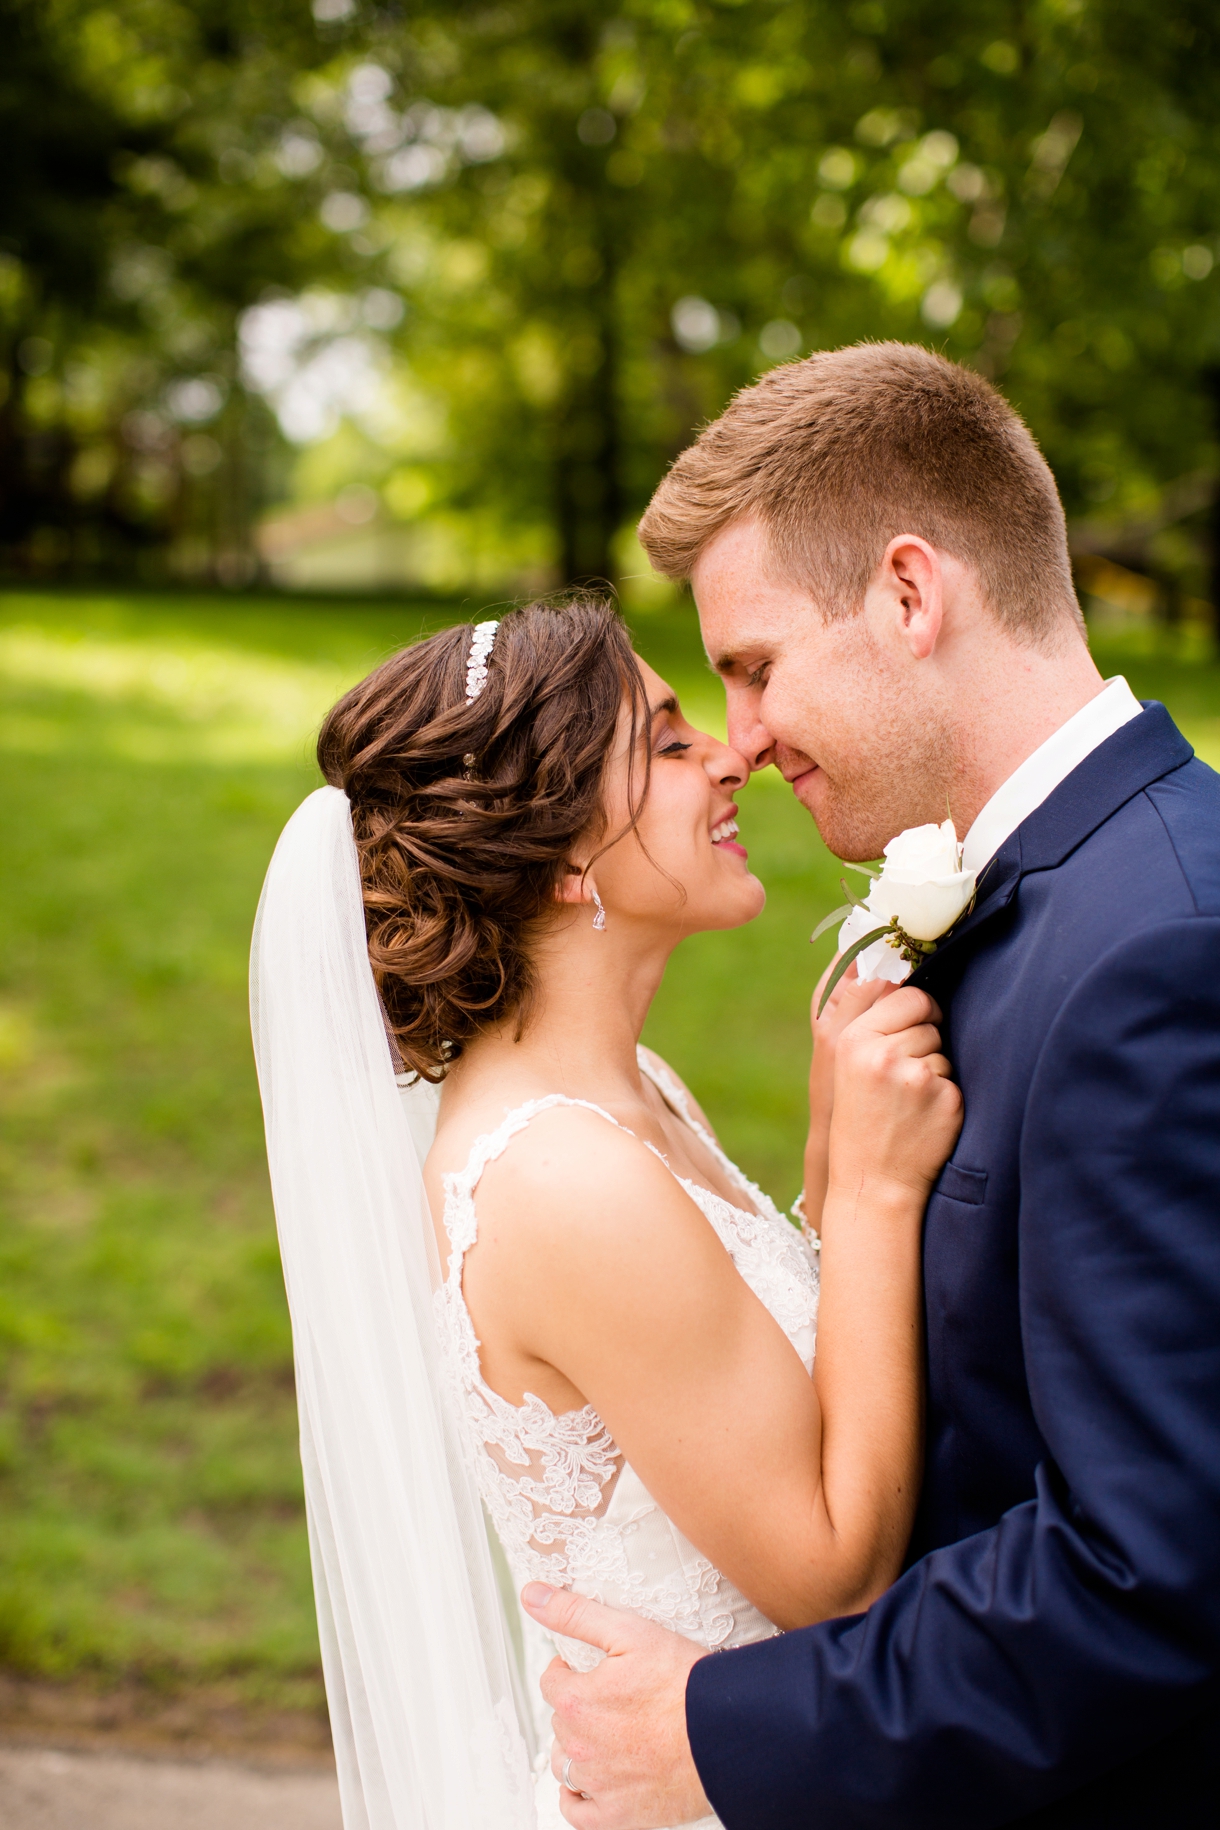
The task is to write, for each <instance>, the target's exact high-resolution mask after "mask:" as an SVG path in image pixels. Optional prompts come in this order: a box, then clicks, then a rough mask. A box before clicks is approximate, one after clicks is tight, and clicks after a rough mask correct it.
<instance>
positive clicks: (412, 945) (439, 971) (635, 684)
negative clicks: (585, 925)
mask: <svg viewBox="0 0 1220 1830" xmlns="http://www.w3.org/2000/svg"><path fill="white" fill-rule="evenodd" d="M471 637H472V625H471V624H469V623H465V624H462V625H459V626H458V627H456V628H450V629H444V630H442V631H441V632H440V633H439V634H437V635H432V636H428V637H426V638H425V639H424V640H423V641H420V642H416V643H414V644H413V645H412V646H411V647H410V648H404V649H402V650H401V651H400V652H399V653H398V654H396V655H393V656H391V658H390V659H389V660H388V661H386V662H384V663H383V664H382V666H380V667H379V668H377V670H376V671H375V672H374V673H371V674H370V675H369V676H368V678H367V679H366V680H362V681H361V682H360V684H359V686H355V687H353V688H352V690H351V692H349V693H347V694H346V695H345V696H344V697H343V698H342V699H340V701H339V703H338V704H337V705H336V706H334V707H333V709H332V710H331V711H330V713H329V714H328V715H327V718H326V722H325V724H324V725H323V726H322V732H321V735H320V737H319V739H318V762H319V764H320V766H321V769H322V773H323V775H324V776H325V777H326V779H327V781H328V782H330V783H331V784H332V785H333V786H334V787H337V788H342V789H343V791H344V793H345V794H346V795H347V796H348V799H349V800H350V801H351V804H352V825H353V829H354V832H355V837H356V849H357V852H358V854H359V859H360V877H361V883H362V886H363V893H364V910H365V923H366V927H367V932H368V946H369V960H370V963H371V964H372V968H373V976H374V978H375V979H376V982H377V987H378V990H379V992H380V994H381V1000H382V1004H383V1006H384V1009H385V1013H386V1021H387V1026H388V1028H389V1030H390V1031H391V1033H392V1035H393V1038H394V1041H395V1043H396V1045H397V1048H398V1051H399V1053H400V1055H401V1057H402V1060H403V1064H404V1066H405V1067H406V1069H407V1070H409V1071H412V1072H414V1073H416V1074H418V1075H419V1076H420V1077H421V1078H422V1079H424V1080H429V1081H432V1082H436V1081H439V1080H442V1079H443V1078H444V1075H445V1071H446V1068H447V1067H448V1066H449V1064H450V1063H451V1062H452V1061H454V1060H455V1059H456V1058H457V1057H458V1056H459V1055H460V1054H461V1052H462V1050H463V1048H464V1047H465V1046H466V1044H467V1043H468V1042H470V1041H471V1040H472V1039H473V1038H474V1037H475V1036H477V1035H478V1034H479V1033H480V1031H482V1030H485V1029H488V1028H491V1027H493V1026H495V1025H498V1024H501V1023H503V1022H506V1021H507V1020H509V1019H511V1018H513V1017H514V1016H515V1017H516V1019H517V1024H518V1033H520V1030H521V1028H523V1027H524V1024H525V1022H526V1020H527V1018H528V1015H529V1007H530V1002H531V999H532V996H533V993H534V990H535V973H534V966H533V957H532V956H533V951H534V943H535V942H536V940H537V937H538V935H539V933H540V931H541V930H542V928H543V927H544V926H545V924H546V922H547V920H548V917H552V918H553V916H554V915H555V914H556V913H557V903H556V891H557V889H558V888H559V885H560V884H561V882H562V881H563V879H564V877H565V876H566V875H568V874H570V873H571V872H572V871H573V869H574V866H573V864H572V852H573V849H574V847H575V846H576V843H577V841H578V840H579V839H581V838H582V837H588V836H590V835H591V836H592V837H593V839H594V841H595V842H596V841H599V840H604V841H605V842H606V843H612V842H614V840H615V839H617V838H619V837H621V836H622V835H621V834H620V833H616V834H614V835H613V836H612V838H611V839H609V840H607V839H606V824H607V822H606V815H605V812H604V809H603V797H604V785H605V776H606V769H607V765H608V763H609V761H610V758H611V756H612V755H613V753H614V749H615V739H616V735H617V732H618V728H619V719H620V715H621V714H622V713H623V711H624V707H626V710H627V713H628V717H629V750H628V758H629V762H628V794H627V800H628V813H629V818H628V822H627V825H626V826H625V827H624V828H623V831H624V832H626V831H630V830H631V829H632V827H634V825H635V824H636V822H637V820H638V819H639V815H640V810H641V808H642V805H643V799H644V795H645V794H646V792H647V786H648V757H649V749H648V745H647V744H645V745H644V746H643V756H642V758H641V757H640V756H639V755H638V753H637V752H638V749H639V745H638V741H637V740H638V736H639V733H640V732H641V730H646V728H647V721H648V707H647V699H646V695H645V691H644V682H643V677H642V675H641V673H640V668H639V663H638V662H637V660H636V657H635V655H634V653H633V652H632V647H631V639H630V637H629V635H628V633H627V629H626V626H625V625H624V623H623V621H622V619H621V618H620V617H619V615H618V614H617V612H616V611H615V610H614V608H613V607H612V606H611V605H610V604H608V603H606V602H605V601H603V600H602V599H600V598H595V597H589V596H581V597H577V598H575V599H573V600H571V601H568V602H564V603H557V604H556V603H534V604H529V605H527V606H526V607H524V608H522V609H517V610H512V611H509V612H508V613H507V614H506V615H505V616H504V617H503V619H502V620H501V623H500V627H499V629H498V630H497V631H496V637H495V643H494V645H493V647H492V650H491V654H490V656H489V660H488V670H487V684H486V686H485V687H484V688H483V690H482V692H481V693H480V694H479V696H478V698H477V699H476V700H475V701H474V704H473V705H469V706H468V705H467V704H466V702H465V694H466V661H467V656H468V655H469V653H470V645H471ZM604 848H605V847H604V844H603V846H602V849H604ZM585 868H586V869H587V868H588V866H587V865H586V866H585Z"/></svg>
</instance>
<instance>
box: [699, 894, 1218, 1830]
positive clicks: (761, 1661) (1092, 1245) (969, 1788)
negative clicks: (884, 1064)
mask: <svg viewBox="0 0 1220 1830" xmlns="http://www.w3.org/2000/svg"><path fill="white" fill-rule="evenodd" d="M1019 1228H1020V1236H1019V1243H1020V1279H1021V1290H1020V1301H1021V1317H1022V1331H1023V1338H1024V1347H1025V1358H1026V1372H1027V1377H1028V1380H1029V1387H1030V1392H1031V1396H1032V1400H1033V1405H1034V1411H1035V1415H1036V1418H1037V1422H1038V1425H1039V1428H1040V1430H1041V1433H1042V1436H1043V1439H1044V1441H1045V1443H1046V1445H1047V1449H1048V1454H1047V1457H1046V1459H1045V1461H1044V1462H1043V1463H1042V1464H1041V1466H1040V1467H1039V1469H1038V1474H1037V1491H1036V1497H1035V1498H1033V1499H1031V1500H1029V1501H1027V1502H1026V1503H1024V1504H1022V1505H1020V1506H1017V1507H1015V1508H1013V1510H1012V1511H1010V1512H1008V1513H1006V1514H1005V1515H1004V1516H1003V1517H1002V1518H1001V1519H1000V1520H999V1522H998V1523H997V1524H996V1525H995V1526H993V1527H992V1528H991V1529H990V1530H988V1531H984V1532H980V1533H979V1534H977V1535H976V1536H974V1537H971V1538H967V1539H964V1540H962V1541H961V1542H959V1543H956V1544H952V1545H949V1546H947V1547H945V1548H943V1549H940V1550H937V1551H935V1552H933V1553H932V1554H931V1555H929V1556H927V1557H925V1558H924V1559H923V1560H922V1561H921V1562H919V1563H917V1564H915V1565H914V1566H913V1567H912V1568H911V1569H910V1570H908V1571H907V1572H906V1573H905V1575H903V1576H902V1577H901V1578H900V1579H899V1580H898V1582H896V1583H895V1584H894V1586H893V1588H891V1589H890V1590H889V1591H888V1592H887V1593H886V1594H885V1595H884V1596H882V1598H881V1599H880V1600H879V1601H878V1602H876V1603H875V1605H874V1606H873V1607H872V1608H871V1609H870V1610H869V1612H868V1613H867V1614H864V1615H859V1616H856V1617H854V1618H852V1619H847V1620H837V1621H827V1622H823V1623H822V1624H821V1625H819V1626H817V1627H812V1628H808V1629H804V1630H802V1631H799V1632H794V1633H788V1634H784V1635H782V1636H781V1637H779V1638H777V1639H773V1640H769V1641H764V1642H763V1643H762V1644H760V1645H757V1646H750V1647H745V1648H742V1649H740V1650H734V1651H730V1652H723V1653H718V1654H715V1655H713V1656H711V1657H709V1658H706V1659H703V1660H701V1661H700V1662H699V1663H698V1664H697V1665H696V1666H695V1667H694V1669H693V1671H692V1673H691V1678H690V1683H689V1686H688V1690H687V1720H688V1725H689V1729H690V1736H691V1745H692V1748H693V1750H694V1755H695V1760H696V1763H697V1765H698V1768H699V1772H700V1774H701V1776H702V1778H703V1781H704V1785H705V1787H706V1790H707V1793H708V1796H709V1798H710V1799H711V1801H712V1804H713V1805H714V1807H715V1809H716V1811H717V1813H718V1815H719V1816H720V1817H721V1818H722V1820H723V1821H724V1823H725V1824H726V1825H727V1826H728V1830H764V1827H765V1830H798V1827H799V1830H820V1827H821V1826H825V1827H826V1830H832V1827H833V1830H866V1827H867V1830H893V1827H894V1826H895V1825H902V1826H903V1830H924V1827H925V1826H926V1830H985V1827H987V1826H991V1825H995V1824H1001V1823H1006V1822H1009V1821H1011V1820H1012V1819H1013V1818H1015V1817H1020V1816H1022V1815H1023V1814H1024V1813H1026V1812H1029V1811H1033V1810H1035V1809H1037V1808H1038V1807H1039V1806H1042V1805H1046V1804H1049V1803H1050V1802H1051V1801H1053V1800H1055V1799H1057V1798H1060V1797H1063V1796H1065V1795H1066V1794H1068V1793H1070V1792H1072V1791H1074V1790H1076V1789H1077V1788H1078V1787H1080V1786H1083V1785H1085V1784H1087V1783H1088V1782H1090V1781H1092V1780H1094V1779H1096V1778H1098V1777H1099V1776H1100V1775H1101V1774H1103V1773H1106V1772H1107V1771H1109V1770H1110V1769H1113V1768H1115V1767H1116V1766H1118V1765H1119V1764H1120V1763H1121V1762H1122V1761H1123V1760H1125V1759H1126V1758H1127V1757H1128V1756H1130V1755H1132V1754H1135V1753H1137V1752H1138V1751H1139V1750H1141V1749H1144V1748H1148V1747H1151V1746H1152V1745H1153V1743H1155V1742H1157V1741H1159V1740H1161V1739H1162V1738H1163V1737H1165V1736H1167V1735H1168V1734H1169V1733H1170V1732H1171V1730H1173V1729H1175V1728H1176V1727H1178V1725H1179V1724H1180V1723H1181V1722H1182V1721H1183V1720H1184V1719H1185V1718H1188V1717H1189V1716H1190V1715H1191V1713H1192V1712H1195V1713H1197V1712H1199V1711H1200V1710H1202V1709H1203V1708H1204V1707H1205V1705H1206V1704H1207V1702H1208V1700H1209V1698H1212V1697H1214V1695H1215V1686H1216V1682H1217V1677H1218V1674H1220V920H1217V919H1214V918H1211V917H1206V918H1204V917H1196V918H1194V919H1189V920H1187V919H1184V920H1180V921H1174V922H1171V923H1167V924H1165V925H1163V926H1160V927H1158V928H1156V929H1154V930H1153V931H1151V932H1146V933H1144V934H1143V935H1141V936H1140V937H1139V938H1138V940H1136V941H1134V942H1124V943H1123V945H1122V946H1121V947H1119V948H1117V949H1115V951H1114V952H1112V953H1111V954H1109V955H1107V956H1106V957H1105V958H1104V959H1102V960H1100V961H1099V962H1098V963H1097V964H1096V965H1095V967H1094V968H1093V970H1092V971H1091V972H1090V973H1089V974H1088V975H1087V977H1086V978H1085V979H1084V980H1083V981H1082V982H1080V983H1079V984H1078V985H1077V986H1076V987H1075V989H1074V991H1073V992H1072V994H1071V996H1070V997H1069V998H1068V999H1067V1000H1066V1002H1065V1003H1064V1005H1063V1007H1062V1009H1061V1011H1060V1012H1059V1015H1058V1017H1057V1019H1056V1021H1055V1023H1054V1025H1053V1026H1052V1029H1051V1031H1050V1033H1049V1034H1048V1037H1047V1040H1046V1042H1045V1044H1044V1046H1043V1049H1042V1052H1041V1055H1040V1058H1039V1062H1038V1065H1037V1068H1036V1070H1035V1073H1034V1077H1033V1081H1032V1084H1031V1089H1030V1097H1029V1102H1028V1107H1027V1112H1026V1119H1025V1125H1024V1131H1023V1137H1022V1151H1021V1204H1020V1220H1019ZM1090 1821H1091V1820H1090Z"/></svg>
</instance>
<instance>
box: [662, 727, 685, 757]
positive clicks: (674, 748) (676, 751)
mask: <svg viewBox="0 0 1220 1830" xmlns="http://www.w3.org/2000/svg"><path fill="white" fill-rule="evenodd" d="M653 746H654V750H655V754H656V755H657V756H680V755H681V754H682V752H683V750H689V749H690V747H691V746H690V744H688V743H683V742H682V740H681V738H680V737H675V735H674V733H673V732H672V731H671V730H670V729H669V728H668V726H663V727H662V729H661V730H659V731H658V732H657V733H656V735H655V737H654V738H653Z"/></svg>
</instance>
